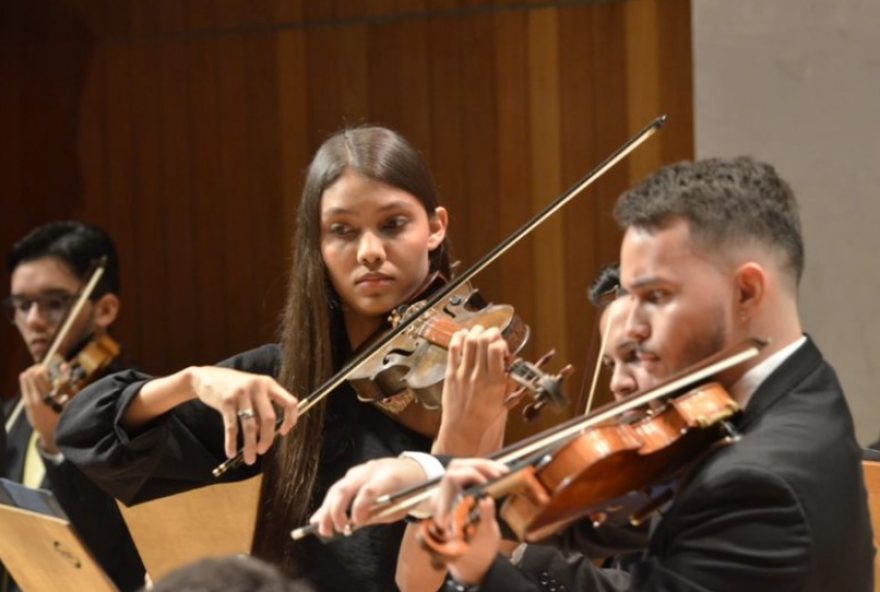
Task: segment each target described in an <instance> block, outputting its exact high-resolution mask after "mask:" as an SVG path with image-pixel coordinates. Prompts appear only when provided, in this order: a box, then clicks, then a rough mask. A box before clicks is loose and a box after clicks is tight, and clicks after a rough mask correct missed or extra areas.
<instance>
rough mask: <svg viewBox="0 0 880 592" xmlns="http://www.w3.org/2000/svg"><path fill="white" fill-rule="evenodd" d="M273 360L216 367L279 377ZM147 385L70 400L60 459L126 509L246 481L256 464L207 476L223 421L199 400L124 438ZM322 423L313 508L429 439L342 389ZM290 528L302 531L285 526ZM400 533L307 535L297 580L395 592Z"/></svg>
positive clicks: (267, 353) (93, 390) (103, 384)
mask: <svg viewBox="0 0 880 592" xmlns="http://www.w3.org/2000/svg"><path fill="white" fill-rule="evenodd" d="M280 360H281V349H280V347H279V346H278V345H266V346H263V347H260V348H257V349H254V350H251V351H248V352H245V353H242V354H239V355H237V356H234V357H233V358H230V359H229V360H226V361H225V362H222V363H221V364H219V366H222V367H227V368H234V369H237V370H242V371H246V372H252V373H255V374H265V375H270V376H275V377H277V376H278V370H279V367H280ZM150 378H151V377H149V376H147V375H145V374H142V373H140V372H135V371H126V372H120V373H118V374H114V375H111V376H108V377H106V378H104V379H102V380H100V381H98V382H96V383H94V384H92V385H91V386H89V387H88V388H87V389H86V390H84V391H83V392H82V393H80V394H79V395H78V396H77V397H76V398H75V399H73V401H72V402H71V403H70V404H69V406H68V408H67V409H66V410H65V412H64V414H63V416H62V419H61V423H60V425H59V426H58V431H57V438H56V439H57V442H58V446H59V447H60V448H61V450H62V452H63V453H64V455H65V457H66V458H67V459H68V460H70V461H71V462H73V463H74V464H76V465H77V466H78V467H80V469H81V470H82V471H83V472H85V473H86V474H87V475H88V476H90V477H91V478H92V479H93V480H94V481H96V482H97V483H98V484H99V485H100V486H101V487H103V488H104V489H105V490H107V492H109V493H110V494H111V495H113V496H114V497H116V498H117V499H119V500H121V501H122V502H124V503H125V504H128V505H131V504H136V503H140V502H144V501H147V500H151V499H155V498H159V497H163V496H167V495H171V494H174V493H179V492H182V491H186V490H189V489H194V488H196V487H200V486H204V485H210V484H213V483H217V482H218V481H237V480H242V479H246V478H248V477H250V476H253V475H255V474H257V473H258V472H259V471H260V467H259V462H258V463H257V464H256V465H253V466H242V467H241V468H239V469H235V470H233V471H230V472H229V473H227V474H226V475H224V476H223V477H222V478H221V479H219V480H218V479H215V478H214V477H213V476H212V475H211V469H213V468H214V467H215V466H217V465H218V464H219V463H220V462H222V461H223V460H224V459H225V455H224V452H223V423H222V419H221V416H220V414H219V413H217V412H216V411H214V410H213V409H211V408H209V407H207V406H206V405H204V404H203V403H201V402H200V401H197V400H195V401H189V402H187V403H185V404H183V405H179V406H178V407H176V408H174V409H173V410H172V411H170V412H169V413H167V414H165V415H163V416H162V417H160V418H157V419H156V420H155V421H154V422H152V423H151V424H149V425H148V426H147V427H145V428H144V429H142V430H141V431H139V432H138V433H136V434H135V433H129V432H127V431H126V430H125V429H124V428H123V427H122V426H121V424H120V419H121V418H122V416H123V415H124V413H125V410H126V409H127V408H128V405H129V404H130V403H131V401H132V399H133V398H134V397H135V396H136V395H137V393H138V392H139V390H140V388H141V387H142V386H143V385H144V383H145V382H147V381H148V380H149V379H150ZM326 417H327V420H326V422H325V427H324V444H323V449H322V455H321V460H320V464H319V469H318V483H317V487H316V489H315V493H314V496H313V499H312V502H311V505H312V506H313V507H316V506H317V505H318V504H319V503H320V501H321V500H322V499H323V497H324V493H325V492H326V490H327V488H328V487H329V486H330V485H332V484H333V483H334V482H335V481H336V480H338V479H339V478H341V477H342V476H343V475H344V474H345V472H346V471H347V470H348V469H349V468H350V467H352V466H354V465H357V464H360V463H362V462H365V461H367V460H370V459H375V458H382V457H388V456H396V455H398V454H399V453H400V452H402V451H404V450H428V449H429V448H430V444H431V443H430V440H429V439H428V438H425V437H424V436H421V435H419V434H417V433H415V432H413V431H411V430H409V429H407V428H406V427H404V426H402V425H400V424H399V423H397V422H395V421H394V420H393V419H391V418H389V417H388V416H386V415H385V414H383V413H382V412H380V411H379V410H378V409H376V408H375V407H373V406H372V405H368V404H363V403H360V402H358V401H357V399H356V397H355V395H354V393H353V392H352V391H351V389H350V388H349V387H348V386H347V385H346V386H342V387H339V388H338V389H337V390H336V391H334V392H333V393H332V394H331V395H330V396H329V403H328V412H327V415H326ZM296 526H300V525H297V524H291V525H290V527H291V528H295V527H296ZM402 533H403V525H402V524H396V525H387V526H375V527H369V528H364V529H361V530H359V531H357V532H355V533H354V534H353V535H352V536H350V537H343V538H337V539H335V540H333V541H331V542H329V543H326V544H324V543H321V542H319V541H317V540H316V539H315V538H314V537H313V538H311V539H309V540H308V541H307V542H306V543H305V544H304V545H303V546H302V549H300V553H302V554H303V555H304V557H301V559H303V560H302V561H299V563H300V564H301V565H303V566H305V572H304V573H303V574H302V575H304V576H305V577H306V578H308V579H309V580H311V581H312V582H313V583H314V585H315V587H316V588H317V589H318V590H340V591H342V590H364V591H372V590H375V591H386V590H395V589H396V586H395V584H394V571H395V564H396V561H397V552H398V548H399V546H400V539H401V536H402ZM172 543H173V541H169V544H172Z"/></svg>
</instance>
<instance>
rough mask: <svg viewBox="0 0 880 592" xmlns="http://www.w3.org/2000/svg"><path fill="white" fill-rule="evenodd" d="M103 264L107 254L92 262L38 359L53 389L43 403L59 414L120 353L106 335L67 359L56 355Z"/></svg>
mask: <svg viewBox="0 0 880 592" xmlns="http://www.w3.org/2000/svg"><path fill="white" fill-rule="evenodd" d="M106 266H107V258H106V257H102V258H101V259H100V260H99V261H97V262H96V263H95V266H94V270H93V271H92V273H91V275H90V276H89V279H88V281H87V282H86V284H85V286H83V288H82V290H80V293H79V295H78V296H77V299H76V301H75V302H74V304H73V306H71V307H70V309H69V310H68V311H67V314H65V316H64V320H63V321H62V323H61V326H60V327H59V329H58V332H57V333H56V334H55V337H54V338H53V339H52V344H51V345H50V347H49V349H48V351H47V352H46V355H45V356H43V359H42V360H41V361H40V363H41V364H42V365H43V366H45V367H46V368H47V369H48V371H49V380H50V382H51V384H52V390H51V391H50V392H49V393H48V394H46V395H45V396H44V397H43V402H44V403H45V404H46V405H48V406H49V407H51V408H52V410H53V411H55V412H56V413H61V411H63V409H64V405H65V404H66V403H67V402H68V401H69V400H70V399H71V397H73V396H74V395H76V394H77V393H78V392H79V391H81V390H82V389H83V388H85V387H86V385H88V384H89V383H90V382H92V381H93V380H95V379H96V378H97V377H98V376H100V374H101V372H103V371H104V370H105V369H106V368H107V367H108V366H109V365H110V364H111V363H112V362H113V360H114V359H116V358H117V357H118V356H119V352H120V348H119V344H118V343H117V342H116V341H115V340H114V339H113V338H112V337H110V336H109V335H106V334H104V335H101V336H99V337H96V338H93V339H90V340H89V341H87V342H86V343H85V345H83V346H82V347H80V348H79V349H78V350H76V354H75V355H74V356H73V357H72V358H71V359H70V360H65V359H64V358H63V357H62V356H61V355H60V354H58V349H59V348H60V347H61V343H62V342H63V341H64V339H65V338H66V337H67V334H68V333H69V332H70V329H71V327H72V326H73V322H74V321H75V320H76V318H77V317H78V316H79V313H80V311H81V310H82V307H83V306H84V305H85V302H86V300H88V299H89V297H90V296H91V295H92V292H94V290H95V287H96V286H97V285H98V282H99V281H100V279H101V277H102V276H103V275H104V270H105V268H106Z"/></svg>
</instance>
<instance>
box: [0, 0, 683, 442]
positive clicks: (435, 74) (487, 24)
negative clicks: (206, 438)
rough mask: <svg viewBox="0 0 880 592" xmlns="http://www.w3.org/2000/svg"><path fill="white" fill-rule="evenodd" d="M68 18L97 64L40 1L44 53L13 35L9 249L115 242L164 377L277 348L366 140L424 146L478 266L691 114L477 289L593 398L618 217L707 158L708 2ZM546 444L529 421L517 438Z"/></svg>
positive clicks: (6, 189) (457, 235) (144, 360)
mask: <svg viewBox="0 0 880 592" xmlns="http://www.w3.org/2000/svg"><path fill="white" fill-rule="evenodd" d="M65 4H66V6H67V7H68V8H70V7H72V9H70V10H62V11H61V12H60V13H59V14H53V15H49V17H51V19H54V20H55V21H60V22H66V23H67V25H65V26H63V27H61V30H64V31H66V32H67V33H66V35H65V36H62V37H63V38H64V39H65V40H66V41H65V42H64V43H67V44H68V46H66V47H68V48H69V47H75V48H78V49H77V50H76V51H71V50H69V49H67V50H64V49H62V50H61V51H59V48H60V47H61V48H63V47H65V46H64V44H63V43H56V44H55V46H46V45H45V44H43V45H40V44H39V43H34V42H33V41H34V40H35V39H42V38H44V37H41V36H40V35H41V33H40V31H43V30H44V29H45V23H44V24H43V25H41V26H38V25H39V18H38V19H37V21H36V24H29V23H30V21H28V20H27V19H26V18H25V16H27V15H30V16H28V18H31V19H33V17H34V14H36V16H37V17H40V15H39V14H37V13H36V12H34V11H30V12H29V11H28V8H27V7H28V6H29V5H28V4H27V2H26V1H25V0H14V1H13V2H12V3H11V4H10V8H8V10H7V12H8V14H9V15H10V16H11V17H15V18H18V19H19V21H20V22H21V23H22V25H23V26H22V27H18V28H17V29H16V30H18V31H20V32H22V35H21V36H20V38H15V39H13V38H12V37H10V36H9V35H11V33H10V32H9V31H7V30H6V29H0V30H2V31H3V34H4V35H5V36H6V37H4V41H11V42H9V43H4V44H2V45H0V74H3V80H4V81H11V83H10V84H4V85H2V87H0V124H2V128H3V129H4V134H3V135H2V137H0V195H2V196H3V200H4V207H9V206H8V204H10V203H12V204H13V206H12V211H13V212H14V216H11V217H10V216H4V222H3V225H2V227H0V228H2V234H0V240H2V241H3V244H4V246H5V247H6V248H8V245H11V243H12V241H13V240H15V239H17V238H19V237H20V236H21V235H22V234H24V232H25V231H26V230H28V229H29V228H30V227H31V226H33V225H36V224H39V223H41V222H45V221H47V220H48V219H49V218H48V217H47V216H46V215H45V214H44V212H45V211H46V209H47V206H51V207H52V210H51V211H54V212H58V214H59V215H69V214H75V215H77V216H80V217H82V218H84V219H87V220H90V221H94V222H97V223H99V224H101V225H103V226H105V227H107V228H108V230H110V231H111V233H112V234H113V235H114V237H115V238H116V240H117V242H118V244H119V249H120V255H121V257H122V281H123V300H124V311H123V315H122V319H121V321H120V325H119V330H118V331H117V333H118V335H119V337H120V338H121V339H122V340H123V341H124V342H125V345H126V346H127V348H128V349H129V350H131V351H132V353H133V354H134V357H135V358H136V359H137V360H138V361H139V362H140V364H141V366H142V367H143V368H144V369H146V370H148V371H153V372H168V371H170V370H174V369H177V368H180V367H182V366H185V365H187V364H192V363H205V362H210V361H213V360H217V359H219V358H222V357H225V356H226V355H228V354H230V353H233V352H235V351H240V350H242V349H245V348H247V347H251V346H253V345H255V344H256V343H259V342H261V341H262V340H266V339H270V338H271V337H272V333H273V332H274V328H275V324H276V319H277V314H278V312H279V308H280V306H281V301H282V298H283V292H284V288H285V286H284V278H285V273H286V272H287V266H288V265H289V253H288V251H289V243H290V238H291V237H290V232H291V223H292V220H293V216H294V213H295V210H296V201H297V199H298V195H299V191H300V188H301V184H302V172H303V170H304V169H305V167H306V165H307V164H308V161H309V159H310V158H311V155H312V152H313V151H314V149H315V148H316V147H317V145H318V144H319V143H320V142H321V141H322V140H323V139H324V138H325V137H326V135H327V134H329V133H331V132H333V131H335V130H336V129H338V128H339V126H341V125H343V124H344V123H348V124H357V123H360V122H362V121H370V122H378V123H382V124H386V125H389V126H391V127H393V128H396V129H399V130H400V131H402V132H403V133H404V134H405V135H406V136H407V137H408V138H409V139H410V140H411V141H412V142H413V144H414V145H416V147H417V148H419V149H420V150H421V151H422V153H423V154H424V155H425V157H426V158H427V159H428V161H429V163H430V165H431V167H432V170H433V172H434V175H435V178H436V179H437V182H438V185H439V188H440V191H441V196H442V198H443V201H444V204H445V205H446V206H447V207H448V209H449V210H450V214H451V225H450V235H451V237H452V239H453V242H454V246H455V249H456V254H457V257H458V258H459V259H460V260H461V261H462V262H463V264H464V265H467V264H470V263H472V262H473V261H475V260H476V259H477V258H478V257H480V256H482V255H483V254H484V253H486V252H487V251H488V250H489V249H490V248H491V247H492V246H494V244H495V243H496V241H497V240H499V239H500V238H502V237H504V236H506V235H507V234H508V233H509V232H511V231H512V230H513V229H514V228H516V227H518V226H520V225H521V224H522V223H523V222H524V221H525V220H526V219H527V218H528V217H530V216H531V215H532V214H533V213H534V212H535V211H536V210H538V209H539V208H540V207H543V205H544V204H546V203H547V202H548V201H549V200H550V199H552V198H553V197H555V196H556V195H558V194H559V193H560V192H561V191H562V190H563V189H564V188H566V187H567V186H568V185H569V184H570V183H572V182H573V181H574V180H575V179H577V178H579V177H581V176H582V175H583V174H585V173H586V172H587V171H588V170H589V169H590V168H592V167H593V166H594V165H595V164H596V163H597V162H598V161H599V160H601V159H602V158H604V157H605V156H606V155H607V154H608V153H609V152H610V151H611V150H613V149H614V148H616V147H617V146H618V145H619V144H620V143H621V142H622V141H623V140H624V139H625V138H626V137H627V135H628V134H629V133H630V132H631V131H633V130H635V129H637V128H639V127H641V125H643V124H644V123H645V122H646V121H647V120H648V119H650V118H651V117H653V116H655V115H656V114H657V112H660V111H667V112H669V114H670V118H671V119H670V123H669V127H668V128H667V129H666V130H664V132H663V133H662V134H661V135H660V136H659V137H658V138H657V139H656V140H654V141H652V142H654V143H653V144H651V145H649V146H646V147H645V148H643V149H642V150H641V151H640V152H639V154H638V155H637V156H636V158H635V159H633V160H631V161H630V162H629V163H627V164H625V165H624V166H621V167H619V168H617V169H615V170H613V171H611V172H610V173H609V174H607V175H606V177H605V178H603V179H602V180H601V181H600V182H599V183H598V184H597V185H596V187H595V189H593V190H591V191H589V192H588V194H587V195H585V196H582V197H580V198H579V199H578V200H576V201H575V202H574V203H572V204H570V205H569V206H568V207H567V208H566V209H565V210H564V211H563V212H562V214H561V215H560V216H558V217H557V218H555V219H554V220H552V221H551V222H550V223H549V224H548V225H547V226H546V227H545V228H543V229H541V230H540V231H539V232H538V233H537V234H536V235H535V236H534V237H531V238H529V239H527V240H525V241H524V242H523V243H522V244H521V245H519V246H518V247H517V248H516V249H514V250H513V251H512V252H511V253H510V254H508V255H507V256H505V258H504V259H502V261H501V262H499V263H498V264H497V265H495V266H492V267H491V268H489V269H488V270H487V271H485V272H484V273H483V274H482V275H481V276H480V277H479V278H477V281H476V284H477V286H478V287H479V288H480V290H481V291H482V292H483V293H484V294H486V295H487V296H488V297H489V298H490V299H492V300H494V301H496V302H510V303H512V304H514V305H515V306H516V308H517V310H518V311H519V313H520V314H521V316H523V318H524V319H525V320H526V322H528V323H529V324H530V325H531V326H532V328H533V331H534V334H535V337H534V340H533V343H532V344H531V345H530V346H529V347H528V348H527V349H526V351H524V352H523V355H525V356H527V357H529V358H531V359H534V358H536V357H537V356H538V355H540V354H542V353H544V350H546V349H548V348H549V347H555V348H556V349H557V350H559V352H560V353H559V355H558V360H557V362H556V366H554V368H555V367H557V366H558V365H560V364H562V363H564V362H571V363H574V364H576V365H577V366H578V370H579V373H578V375H577V376H576V377H575V379H574V380H573V381H572V384H570V385H569V386H570V391H571V392H572V393H574V391H576V390H577V389H576V388H575V387H577V386H579V383H580V382H581V377H582V376H583V375H584V374H585V373H586V372H589V371H590V369H591V366H592V364H593V361H592V360H588V361H586V362H584V359H585V357H586V353H587V350H588V348H589V345H590V342H591V337H592V334H593V333H594V331H595V322H594V320H595V313H594V311H592V310H591V308H590V306H589V305H588V304H587V303H586V297H585V294H584V292H585V289H586V286H587V285H588V283H589V282H590V281H591V280H592V278H593V276H594V275H595V273H596V271H597V270H598V268H599V266H600V265H601V264H603V263H606V262H609V261H614V260H616V259H617V256H618V255H617V251H618V244H619V239H620V231H619V230H618V229H617V228H616V226H615V224H614V222H613V220H612V219H611V216H610V212H611V210H612V208H613V204H614V201H615V199H616V197H617V195H618V194H619V192H620V191H621V190H623V189H624V188H626V187H627V185H628V184H629V183H630V182H631V181H632V180H634V179H636V178H638V177H641V176H643V175H644V174H646V173H647V172H650V171H651V170H653V169H654V168H656V166H658V165H659V164H661V163H663V162H668V161H670V160H678V159H681V158H686V157H689V156H691V155H692V152H693V130H692V121H691V120H692V104H691V98H692V97H691V95H692V74H691V49H690V28H689V27H690V4H689V0H663V4H662V5H661V0H629V1H625V2H600V3H597V4H595V5H588V4H583V5H580V4H574V5H573V4H569V3H566V4H565V5H560V3H557V2H552V1H551V0H535V1H534V2H532V3H530V4H533V7H531V8H527V7H526V5H525V4H524V3H516V4H515V5H514V4H513V3H511V2H507V1H505V0H496V1H494V2H492V1H490V0H468V1H457V0H427V1H424V2H421V1H420V2H400V1H395V0H387V1H382V2H376V1H375V0H361V1H357V2H343V1H342V0H339V1H335V2H302V1H296V2H288V1H287V0H285V1H281V0H259V1H258V2H253V1H250V0H222V1H221V2H215V1H213V0H212V1H208V0H185V1H183V2H179V1H175V0H161V1H158V2H150V1H145V0H125V1H120V2H115V1H110V0H67V1H66V3H65ZM37 12H39V11H37ZM31 13H34V14H31ZM16 15H18V16H16ZM59 15H60V16H59ZM40 18H43V19H46V18H48V17H47V16H46V15H43V16H42V17H40ZM41 27H42V28H41ZM65 27H66V28H65ZM71 44H72V45H71ZM50 45H51V44H50ZM26 73H27V75H26ZM58 97H60V99H59V98H58ZM50 98H51V100H50ZM70 114H73V115H74V116H73V117H71V115H70ZM68 120H71V121H72V122H73V123H72V124H66V123H65V122H66V121H68ZM71 153H74V154H73V155H71ZM7 196H9V197H7ZM52 217H57V216H52ZM10 336H12V338H10ZM14 339H15V335H14V333H13V332H12V331H9V332H6V333H4V335H3V338H2V341H0V343H2V344H3V345H4V350H5V349H8V348H6V346H7V345H11V344H14V343H15V342H14ZM20 349H21V348H17V351H20ZM14 366H15V367H14V368H13V367H9V368H5V369H4V370H3V375H2V376H0V379H2V380H3V381H4V385H6V386H7V387H8V388H7V392H10V391H11V390H12V389H13V388H14V382H15V380H14V377H15V375H17V372H18V371H20V369H21V367H22V366H23V364H22V363H21V362H20V361H16V362H15V363H14ZM556 419H557V418H552V417H551V418H549V419H547V420H544V421H555V420H556ZM529 429H533V428H530V427H523V426H521V425H520V424H519V423H516V422H514V425H513V427H512V428H511V431H510V434H511V437H518V436H519V435H521V434H522V433H523V432H525V431H527V430H529Z"/></svg>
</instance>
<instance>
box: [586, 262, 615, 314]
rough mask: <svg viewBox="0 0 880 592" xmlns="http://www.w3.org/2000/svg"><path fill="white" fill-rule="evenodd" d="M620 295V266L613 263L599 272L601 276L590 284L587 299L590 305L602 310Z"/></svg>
mask: <svg viewBox="0 0 880 592" xmlns="http://www.w3.org/2000/svg"><path fill="white" fill-rule="evenodd" d="M619 295H620V264H619V263H611V264H609V265H606V266H604V267H603V268H602V269H600V270H599V275H597V276H596V279H594V280H593V283H592V284H590V288H589V289H588V290H587V298H589V299H590V304H592V305H593V306H595V307H596V308H598V309H599V310H602V309H603V308H605V307H606V306H608V304H610V303H611V302H612V301H613V300H614V299H615V298H617V296H619Z"/></svg>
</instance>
